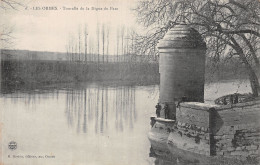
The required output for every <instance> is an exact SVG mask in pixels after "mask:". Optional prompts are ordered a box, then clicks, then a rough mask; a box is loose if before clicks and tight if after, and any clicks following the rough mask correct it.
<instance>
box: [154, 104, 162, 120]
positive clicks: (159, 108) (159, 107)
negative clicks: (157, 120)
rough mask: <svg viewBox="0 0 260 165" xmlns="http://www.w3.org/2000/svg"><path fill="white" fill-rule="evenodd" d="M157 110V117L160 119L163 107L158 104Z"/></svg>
mask: <svg viewBox="0 0 260 165" xmlns="http://www.w3.org/2000/svg"><path fill="white" fill-rule="evenodd" d="M155 108H156V116H157V117H160V113H161V109H162V106H161V105H160V104H159V103H157V105H156V106H155Z"/></svg>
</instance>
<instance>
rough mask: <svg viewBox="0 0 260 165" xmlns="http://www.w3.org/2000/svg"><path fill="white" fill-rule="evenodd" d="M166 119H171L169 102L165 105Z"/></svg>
mask: <svg viewBox="0 0 260 165" xmlns="http://www.w3.org/2000/svg"><path fill="white" fill-rule="evenodd" d="M164 114H165V119H169V107H168V105H167V104H165V106H164Z"/></svg>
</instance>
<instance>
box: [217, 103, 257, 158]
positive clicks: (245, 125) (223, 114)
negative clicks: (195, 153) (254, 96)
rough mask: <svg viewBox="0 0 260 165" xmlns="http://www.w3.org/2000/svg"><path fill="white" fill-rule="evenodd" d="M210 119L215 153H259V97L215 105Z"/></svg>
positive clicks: (239, 154)
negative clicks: (245, 101) (233, 103)
mask: <svg viewBox="0 0 260 165" xmlns="http://www.w3.org/2000/svg"><path fill="white" fill-rule="evenodd" d="M213 113H214V117H215V118H213V119H212V122H213V125H214V127H213V128H212V133H213V136H214V143H215V151H216V154H217V155H225V156H239V157H240V156H243V157H247V156H253V157H258V156H259V153H260V148H259V145H260V124H259V121H260V99H258V100H255V101H251V102H247V103H239V104H235V105H228V106H221V107H216V108H215V112H213Z"/></svg>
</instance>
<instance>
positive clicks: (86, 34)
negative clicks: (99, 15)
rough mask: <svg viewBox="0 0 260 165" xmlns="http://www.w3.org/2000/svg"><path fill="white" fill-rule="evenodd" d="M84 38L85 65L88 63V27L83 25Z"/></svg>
mask: <svg viewBox="0 0 260 165" xmlns="http://www.w3.org/2000/svg"><path fill="white" fill-rule="evenodd" d="M84 37H85V63H87V61H88V25H86V24H85V28H84Z"/></svg>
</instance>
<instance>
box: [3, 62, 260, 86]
mask: <svg viewBox="0 0 260 165" xmlns="http://www.w3.org/2000/svg"><path fill="white" fill-rule="evenodd" d="M259 73H260V72H258V75H259ZM1 75H2V84H8V85H25V84H45V85H46V84H55V83H56V84H57V83H70V82H97V81H101V82H102V81H106V82H117V83H118V82H119V83H120V82H121V83H127V84H133V85H153V84H159V67H158V63H145V62H143V63H104V64H102V63H101V64H98V63H88V64H84V63H76V62H73V63H71V62H66V61H62V62H60V61H39V60H38V61H33V60H30V61H29V60H28V61H26V60H22V61H17V60H2V61H1ZM247 78H248V74H247V72H246V70H245V69H244V68H243V67H241V65H240V64H230V63H225V64H219V65H218V66H214V65H213V64H207V65H206V75H205V79H206V83H210V82H217V81H221V80H234V79H247Z"/></svg>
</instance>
